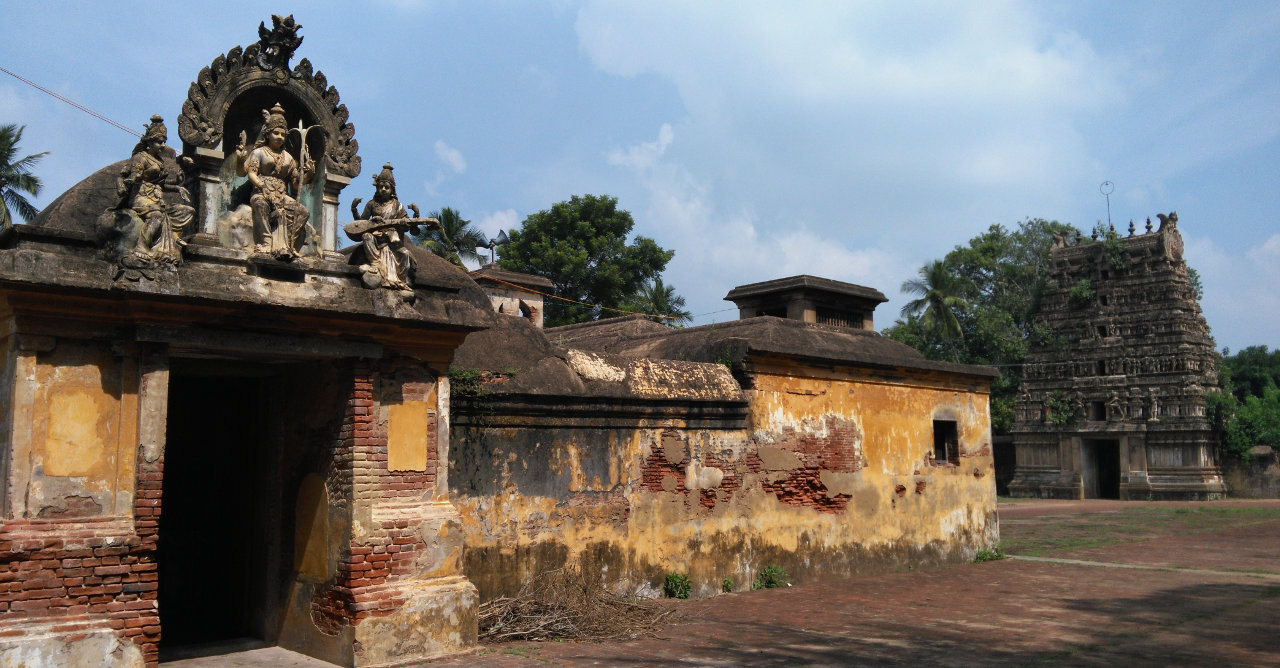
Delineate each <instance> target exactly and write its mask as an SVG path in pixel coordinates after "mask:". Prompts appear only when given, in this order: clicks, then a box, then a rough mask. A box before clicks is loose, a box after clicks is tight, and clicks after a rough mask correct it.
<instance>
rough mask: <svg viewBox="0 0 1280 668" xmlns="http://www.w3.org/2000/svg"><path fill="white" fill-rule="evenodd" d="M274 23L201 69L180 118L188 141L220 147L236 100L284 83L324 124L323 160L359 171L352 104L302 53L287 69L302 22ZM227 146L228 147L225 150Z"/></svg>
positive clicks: (336, 169) (329, 168)
mask: <svg viewBox="0 0 1280 668" xmlns="http://www.w3.org/2000/svg"><path fill="white" fill-rule="evenodd" d="M272 24H273V26H274V27H273V28H272V30H270V31H267V30H266V25H265V24H260V25H259V29H258V30H259V33H260V35H261V40H260V41H259V42H257V43H255V44H251V45H250V46H249V47H248V48H244V49H242V48H241V47H239V46H237V47H235V48H233V49H231V50H230V51H228V52H227V53H226V55H223V56H218V57H217V58H215V59H214V60H213V63H212V64H210V65H209V66H208V67H205V68H204V69H202V70H200V74H199V75H198V76H197V77H196V81H195V82H193V83H192V84H191V87H190V88H189V89H188V91H187V100H186V102H184V103H183V104H182V115H181V116H179V117H178V136H179V137H181V138H182V141H183V143H184V145H190V146H191V147H200V148H209V149H213V148H217V147H218V146H219V145H220V144H222V142H223V139H224V134H225V132H226V130H227V128H226V124H227V121H228V118H227V115H228V113H229V112H230V111H231V110H232V109H231V107H232V103H233V102H234V101H235V99H236V98H237V97H239V96H240V95H242V94H243V93H245V92H247V91H248V90H249V89H252V88H256V87H260V86H279V87H283V88H285V89H286V90H287V91H288V93H289V97H290V98H293V99H296V100H297V102H298V103H299V104H300V105H301V107H303V110H302V111H303V115H304V116H307V117H309V118H311V119H313V122H315V123H317V124H319V125H320V126H321V127H323V128H324V135H325V144H324V164H323V168H324V170H325V171H326V172H327V173H330V174H339V175H342V176H345V177H354V176H358V175H359V174H360V156H359V155H358V152H359V148H360V147H359V144H358V143H356V141H355V139H354V137H355V126H354V125H352V124H351V123H350V122H348V120H347V119H348V117H349V114H348V112H347V107H346V105H344V104H341V101H340V97H339V95H338V91H337V89H335V88H334V87H333V86H330V85H329V81H328V79H327V78H326V77H325V75H324V73H323V72H315V71H313V68H312V65H311V63H310V62H309V61H308V60H307V59H305V58H303V59H302V60H301V61H299V63H298V64H297V66H295V67H294V68H293V70H292V71H290V70H289V69H288V65H289V59H290V58H292V56H293V51H294V49H296V48H297V47H298V45H300V44H301V43H302V37H300V36H298V35H297V31H298V29H300V28H301V27H302V26H300V25H298V24H297V23H295V22H294V21H293V17H292V16H289V17H285V18H283V19H281V18H280V17H278V16H273V17H272ZM224 150H225V149H224Z"/></svg>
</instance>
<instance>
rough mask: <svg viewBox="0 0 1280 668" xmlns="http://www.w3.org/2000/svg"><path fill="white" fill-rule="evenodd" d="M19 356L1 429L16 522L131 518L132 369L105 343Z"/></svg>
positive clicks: (52, 346) (63, 343)
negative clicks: (7, 441) (5, 439)
mask: <svg viewBox="0 0 1280 668" xmlns="http://www.w3.org/2000/svg"><path fill="white" fill-rule="evenodd" d="M45 348H46V349H44V350H39V351H31V350H19V351H17V353H16V354H15V355H11V356H10V357H9V358H8V363H7V364H6V367H5V370H4V372H5V373H6V374H9V375H10V378H9V382H10V383H11V384H12V397H11V400H10V401H11V409H10V410H9V411H7V412H6V413H7V419H8V423H7V424H6V429H7V430H8V431H9V433H8V437H9V439H10V443H11V451H12V459H11V461H10V468H9V471H8V480H7V483H8V501H9V503H8V511H9V516H10V517H14V518H28V519H35V518H74V517H102V516H111V515H116V516H129V515H131V514H132V505H133V489H134V475H135V472H134V464H135V460H136V457H137V448H138V390H137V383H138V377H137V366H136V362H135V361H134V360H133V359H132V358H130V357H124V356H120V355H117V354H115V352H114V351H112V349H111V348H110V346H109V344H105V343H95V342H82V341H74V340H58V341H56V342H54V341H52V340H50V341H49V342H48V344H47V345H46V346H45Z"/></svg>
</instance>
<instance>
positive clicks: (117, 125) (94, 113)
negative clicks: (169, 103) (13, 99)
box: [0, 67, 142, 137]
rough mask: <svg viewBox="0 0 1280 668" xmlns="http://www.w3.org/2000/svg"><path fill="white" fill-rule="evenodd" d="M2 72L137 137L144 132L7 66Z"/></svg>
mask: <svg viewBox="0 0 1280 668" xmlns="http://www.w3.org/2000/svg"><path fill="white" fill-rule="evenodd" d="M0 72H4V73H5V74H8V75H9V76H11V77H13V78H15V79H17V80H18V81H21V82H22V83H24V84H27V85H28V86H31V87H32V88H34V89H36V90H38V91H40V92H41V93H44V94H45V95H48V96H50V97H52V98H54V99H56V100H61V101H62V102H66V103H67V104H69V105H71V106H73V107H75V108H76V109H79V110H80V111H83V112H84V113H86V114H89V115H90V116H93V117H94V118H96V119H98V120H100V121H105V122H107V123H110V124H111V125H114V126H115V127H117V128H119V129H121V130H124V131H125V132H128V133H129V134H131V135H133V136H135V137H141V136H142V133H141V132H138V131H137V130H134V129H132V128H130V127H129V126H127V125H122V124H120V123H117V122H115V121H113V120H111V119H110V118H107V117H106V116H103V115H102V114H99V113H98V112H96V111H94V110H92V109H90V108H88V107H86V106H84V105H83V104H80V103H79V102H76V101H75V100H72V99H69V98H66V97H63V96H62V95H59V94H57V93H55V92H53V91H51V90H49V89H48V88H45V87H44V86H41V85H40V84H38V83H36V82H34V81H32V80H30V79H28V78H26V77H23V76H21V75H19V74H17V73H15V72H12V71H10V70H8V69H5V68H3V67H0Z"/></svg>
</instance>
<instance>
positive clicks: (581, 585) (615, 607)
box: [479, 568, 674, 642]
mask: <svg viewBox="0 0 1280 668" xmlns="http://www.w3.org/2000/svg"><path fill="white" fill-rule="evenodd" d="M673 613H674V610H672V609H671V608H669V607H667V606H664V605H663V604H661V603H659V602H657V601H653V600H648V599H642V598H638V597H635V596H625V595H618V594H615V593H613V592H610V591H609V590H607V589H605V587H604V585H603V584H602V583H600V582H598V581H596V582H592V581H590V580H588V578H587V577H586V576H585V575H583V574H582V572H581V571H579V570H578V569H574V568H565V569H560V570H555V571H547V572H545V573H543V574H541V575H539V576H538V577H537V578H535V579H534V581H533V582H530V583H527V584H525V585H524V586H523V587H521V589H520V593H518V594H516V595H515V596H503V597H500V598H496V599H493V600H492V601H488V602H486V603H484V604H483V605H481V606H480V610H479V615H480V639H481V640H485V641H491V642H492V641H500V640H549V639H554V638H563V639H568V640H610V639H617V638H635V637H638V636H642V635H652V634H654V633H656V632H657V631H658V630H659V629H661V628H662V626H663V624H664V623H665V622H666V621H668V617H670V616H671V615H672V614H673Z"/></svg>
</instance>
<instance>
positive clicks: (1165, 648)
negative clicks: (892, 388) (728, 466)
mask: <svg viewBox="0 0 1280 668" xmlns="http://www.w3.org/2000/svg"><path fill="white" fill-rule="evenodd" d="M1000 528H1001V537H1002V545H1003V546H1004V549H1005V551H1006V552H1007V553H1008V554H1009V555H1010V556H1011V558H1009V559H1006V560H1003V561H995V562H986V563H977V564H964V565H959V566H954V567H951V568H944V569H929V570H913V571H907V572H899V573H890V574H885V575H878V576H867V577H862V578H854V579H850V580H845V581H835V582H822V583H814V584H807V585H801V586H795V587H790V588H786V589H774V590H766V591H758V592H744V593H737V594H730V595H724V596H718V597H714V598H709V599H702V600H697V601H683V602H676V601H672V602H671V604H672V605H674V606H677V608H678V610H679V614H680V620H679V621H677V622H676V623H674V624H672V625H670V626H668V627H667V628H666V629H664V630H663V631H662V632H661V633H660V634H659V636H658V637H654V638H640V639H636V640H631V641H626V642H609V643H564V642H519V643H508V644H499V645H490V646H485V647H483V648H481V649H480V650H479V651H478V652H476V653H475V654H471V655H465V656H459V657H453V658H449V659H444V660H439V661H436V662H433V663H431V664H430V665H432V666H503V667H505V666H546V665H564V666H586V665H592V666H627V665H636V666H661V665H676V666H679V665H687V666H784V665H785V666H792V665H806V666H849V665H896V664H905V663H913V664H920V665H942V666H969V665H1125V666H1135V665H1150V666H1166V665H1232V666H1274V665H1280V631H1278V630H1277V628H1276V620H1280V501H1277V500H1268V501H1216V502H1114V501H1036V500H1014V501H1009V502H1005V501H1003V500H1002V502H1001V504H1000ZM256 661H264V663H261V664H259V663H256ZM167 665H172V666H196V665H201V666H213V665H222V666H228V665H239V666H248V665H273V666H289V665H296V666H323V665H328V664H323V663H319V662H314V663H313V662H312V661H311V660H308V659H306V658H304V657H301V656H299V655H295V654H292V653H289V652H285V651H284V650H278V649H268V650H257V651H255V652H249V653H245V654H239V655H228V656H223V657H208V658H204V659H194V660H189V661H180V662H175V663H171V664H167Z"/></svg>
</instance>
